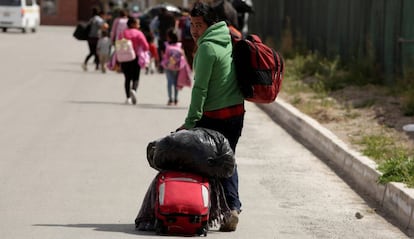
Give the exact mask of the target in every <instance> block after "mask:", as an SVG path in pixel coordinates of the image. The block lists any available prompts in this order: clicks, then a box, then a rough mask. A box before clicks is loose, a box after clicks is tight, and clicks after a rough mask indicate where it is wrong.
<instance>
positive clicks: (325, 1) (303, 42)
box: [249, 0, 414, 83]
mask: <svg viewBox="0 0 414 239" xmlns="http://www.w3.org/2000/svg"><path fill="white" fill-rule="evenodd" d="M253 4H254V9H255V14H254V15H252V16H251V17H250V18H249V31H250V32H255V33H258V34H259V35H261V37H262V38H263V39H265V40H266V41H267V42H268V43H269V44H273V45H274V47H276V48H279V49H281V50H286V48H289V47H292V48H293V49H299V48H305V49H307V50H312V51H318V52H319V53H321V54H323V55H325V56H328V57H333V56H338V55H339V56H340V57H341V59H342V60H344V61H370V62H371V63H372V64H373V65H375V67H376V69H378V71H379V72H380V73H381V75H382V76H383V77H382V79H383V80H385V82H386V83H393V82H395V81H396V80H397V79H400V78H401V77H403V78H405V79H410V78H411V82H414V80H413V79H412V78H414V77H413V76H414V64H413V63H414V14H413V12H414V1H413V0H253Z"/></svg>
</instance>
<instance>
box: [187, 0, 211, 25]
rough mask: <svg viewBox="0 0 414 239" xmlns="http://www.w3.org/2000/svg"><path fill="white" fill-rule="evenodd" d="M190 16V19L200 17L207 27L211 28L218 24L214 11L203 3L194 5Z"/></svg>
mask: <svg viewBox="0 0 414 239" xmlns="http://www.w3.org/2000/svg"><path fill="white" fill-rule="evenodd" d="M190 15H191V16H192V17H202V18H203V20H204V22H205V23H206V24H207V26H211V25H213V24H215V23H217V22H218V17H217V14H216V12H215V11H214V9H213V8H212V7H211V6H210V5H208V4H206V3H203V2H196V3H194V6H193V9H191V12H190Z"/></svg>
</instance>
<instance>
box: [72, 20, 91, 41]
mask: <svg viewBox="0 0 414 239" xmlns="http://www.w3.org/2000/svg"><path fill="white" fill-rule="evenodd" d="M90 30H91V24H90V23H84V22H80V23H78V25H77V26H76V28H75V31H74V32H73V37H75V38H76V39H78V40H81V41H84V40H88V37H89V32H90Z"/></svg>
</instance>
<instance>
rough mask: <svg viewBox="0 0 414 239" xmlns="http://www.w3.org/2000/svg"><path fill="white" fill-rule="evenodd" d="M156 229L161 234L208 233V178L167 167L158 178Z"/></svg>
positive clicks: (205, 234)
mask: <svg viewBox="0 0 414 239" xmlns="http://www.w3.org/2000/svg"><path fill="white" fill-rule="evenodd" d="M156 192H157V197H156V203H155V217H156V223H155V229H156V232H157V234H160V235H199V236H200V235H204V236H207V231H208V219H209V210H210V185H209V182H208V179H207V178H205V177H202V176H199V175H196V174H192V173H185V172H177V171H165V172H161V173H159V174H158V176H157V179H156Z"/></svg>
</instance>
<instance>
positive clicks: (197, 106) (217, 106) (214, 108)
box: [178, 2, 245, 231]
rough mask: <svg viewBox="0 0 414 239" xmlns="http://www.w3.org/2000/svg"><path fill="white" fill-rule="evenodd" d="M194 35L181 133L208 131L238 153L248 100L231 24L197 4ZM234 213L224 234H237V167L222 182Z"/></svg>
mask: <svg viewBox="0 0 414 239" xmlns="http://www.w3.org/2000/svg"><path fill="white" fill-rule="evenodd" d="M190 15H191V34H192V36H193V38H194V41H195V42H196V43H197V51H196V53H195V56H194V62H193V70H194V86H193V89H192V93H191V103H190V107H189V110H188V114H187V117H186V119H185V123H184V124H183V125H182V126H181V127H180V128H179V129H178V130H180V129H191V128H193V127H204V128H208V129H213V130H216V131H218V132H220V133H222V134H223V135H224V136H225V137H226V138H227V139H228V141H229V143H230V146H231V148H232V149H233V151H234V152H235V150H236V145H237V142H238V140H239V137H240V135H241V132H242V128H243V119H244V113H245V109H244V98H243V96H242V94H241V92H240V89H239V87H238V84H237V81H236V76H235V71H234V65H233V61H232V42H231V37H230V33H229V29H228V27H227V24H226V23H225V22H224V21H220V22H218V20H217V19H218V18H217V14H216V13H215V12H214V10H213V9H212V8H211V7H210V6H209V5H207V4H205V3H201V2H197V3H195V4H194V7H193V9H192V10H191V13H190ZM222 184H223V188H224V192H225V196H226V200H227V203H228V205H229V208H230V210H231V212H230V213H229V215H227V216H226V217H225V219H224V223H223V224H222V225H221V227H220V230H221V231H235V230H236V227H237V224H238V221H239V216H238V215H239V213H240V212H241V202H240V200H239V193H238V174H237V167H236V169H235V173H234V174H233V176H232V177H230V178H225V179H223V180H222Z"/></svg>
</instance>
